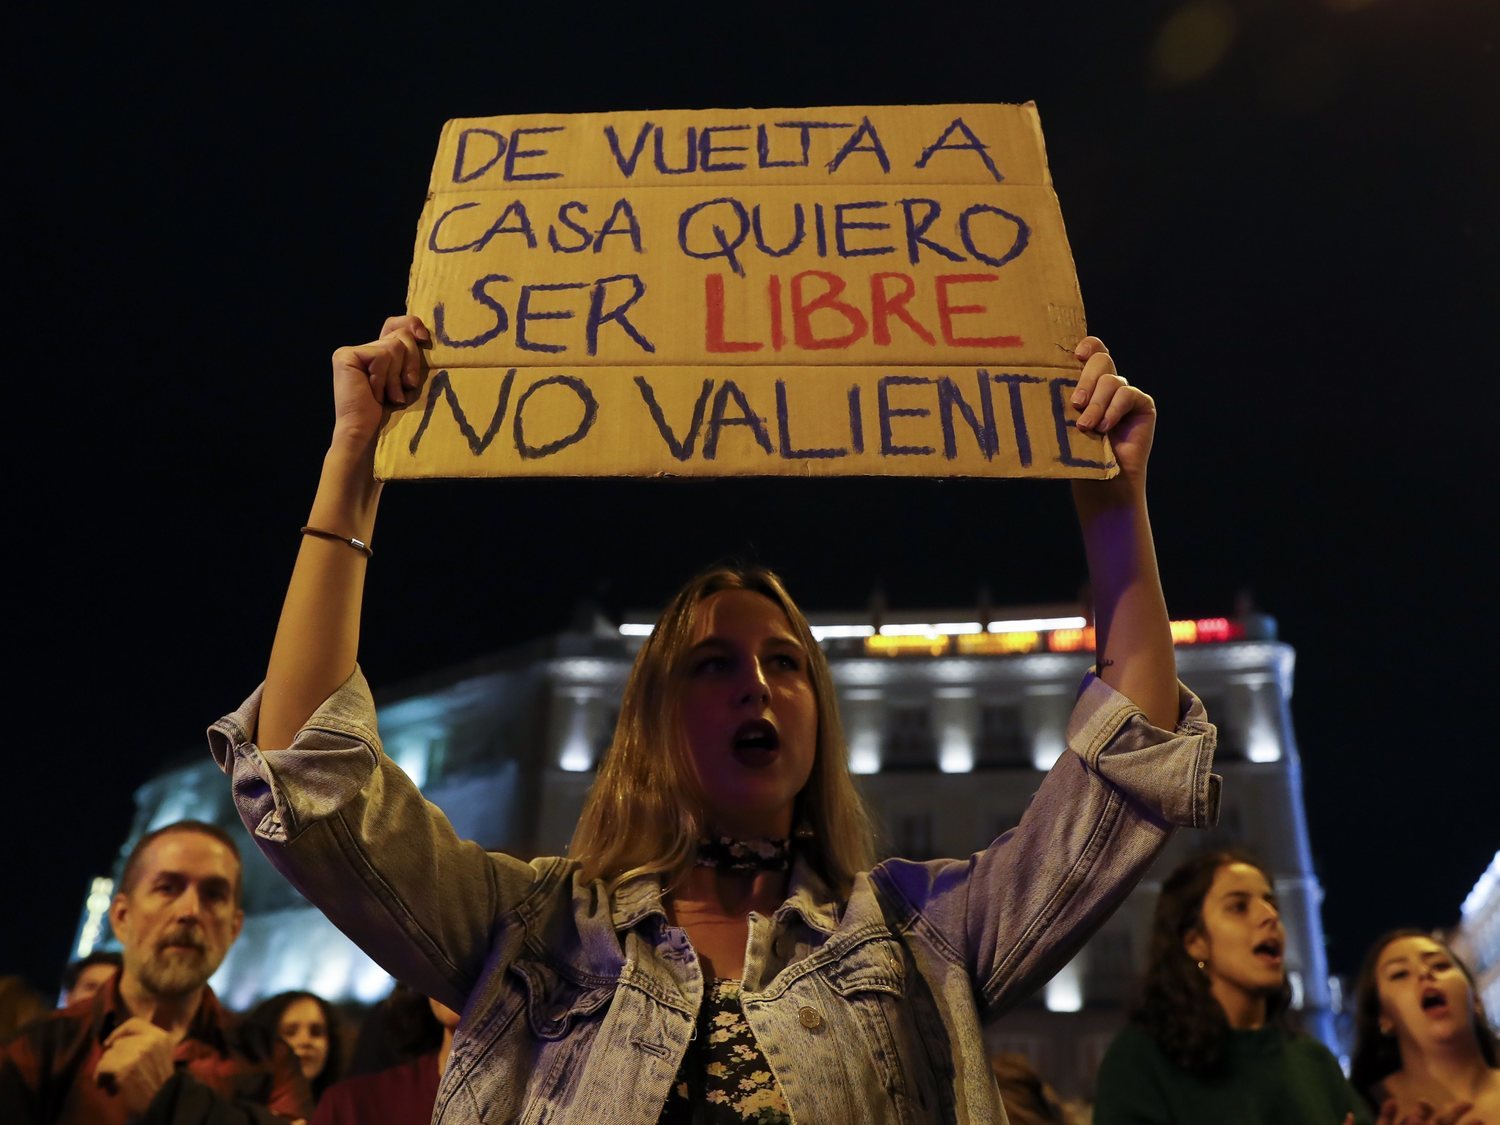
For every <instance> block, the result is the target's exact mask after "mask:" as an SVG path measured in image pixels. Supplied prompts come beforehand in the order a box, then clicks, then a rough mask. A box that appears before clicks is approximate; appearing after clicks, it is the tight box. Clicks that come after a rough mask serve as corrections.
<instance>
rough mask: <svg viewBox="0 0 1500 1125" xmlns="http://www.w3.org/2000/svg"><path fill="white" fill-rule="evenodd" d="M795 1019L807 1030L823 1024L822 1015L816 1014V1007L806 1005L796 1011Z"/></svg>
mask: <svg viewBox="0 0 1500 1125" xmlns="http://www.w3.org/2000/svg"><path fill="white" fill-rule="evenodd" d="M797 1020H798V1022H799V1023H801V1024H802V1026H803V1027H805V1028H807V1029H808V1030H809V1031H811V1030H812V1029H813V1028H815V1027H822V1026H823V1017H822V1016H821V1015H819V1014H818V1009H816V1008H809V1007H807V1006H806V1005H804V1006H803V1007H802V1008H801V1009H800V1010H799V1011H798V1012H797Z"/></svg>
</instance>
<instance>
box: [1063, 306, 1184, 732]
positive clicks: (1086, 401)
mask: <svg viewBox="0 0 1500 1125" xmlns="http://www.w3.org/2000/svg"><path fill="white" fill-rule="evenodd" d="M1074 355H1076V356H1077V357H1078V358H1079V359H1081V360H1083V361H1084V364H1083V373H1082V375H1080V377H1079V381H1078V387H1077V389H1076V390H1075V391H1074V394H1073V405H1074V406H1076V407H1078V408H1079V409H1081V410H1082V413H1081V414H1080V415H1079V417H1078V421H1077V426H1078V428H1079V429H1080V430H1085V431H1092V432H1095V433H1106V434H1108V435H1109V438H1110V444H1111V445H1112V446H1113V448H1114V454H1115V460H1116V461H1117V462H1118V463H1119V466H1120V472H1119V475H1118V476H1116V477H1114V478H1113V479H1111V480H1078V481H1074V482H1073V503H1074V505H1075V506H1076V507H1077V509H1078V522H1079V524H1080V526H1081V527H1082V529H1083V544H1084V551H1085V553H1086V554H1087V556H1088V566H1089V580H1090V582H1091V584H1092V586H1093V594H1094V633H1095V651H1096V653H1097V656H1098V661H1097V667H1098V674H1099V677H1100V678H1101V679H1102V680H1103V681H1104V682H1105V683H1107V684H1109V686H1110V687H1112V688H1114V689H1115V690H1116V691H1119V692H1120V693H1121V694H1123V695H1125V696H1126V697H1128V698H1129V699H1130V700H1131V702H1133V703H1134V704H1135V705H1136V706H1137V707H1139V708H1140V709H1141V710H1142V711H1143V712H1144V713H1145V715H1146V717H1147V718H1148V719H1150V720H1151V722H1152V724H1153V725H1155V726H1157V727H1159V728H1161V729H1162V730H1168V731H1170V730H1172V729H1174V728H1175V727H1176V725H1177V719H1178V714H1177V706H1178V704H1177V656H1176V653H1175V651H1174V650H1173V648H1172V629H1171V625H1170V623H1169V621H1168V618H1167V604H1166V599H1165V598H1164V597H1163V596H1162V591H1161V577H1160V575H1159V574H1158V573H1157V569H1156V546H1155V544H1154V543H1153V542H1152V539H1151V519H1150V517H1149V515H1148V514H1147V511H1146V461H1147V459H1148V457H1149V456H1150V453H1151V439H1152V436H1153V435H1154V434H1155V432H1156V403H1155V402H1154V401H1153V400H1152V398H1151V396H1150V395H1148V394H1145V393H1144V392H1142V391H1140V390H1137V389H1136V388H1135V387H1132V386H1130V384H1129V383H1127V382H1126V381H1125V380H1124V379H1122V378H1121V377H1120V375H1119V374H1118V372H1116V370H1115V363H1114V360H1113V359H1111V358H1110V354H1109V350H1108V349H1107V348H1106V347H1105V346H1104V343H1103V341H1101V340H1100V339H1099V338H1098V337H1096V336H1090V337H1088V338H1087V339H1085V340H1084V341H1083V342H1082V343H1080V344H1079V345H1078V347H1077V348H1076V349H1075V350H1074Z"/></svg>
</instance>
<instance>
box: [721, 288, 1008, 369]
mask: <svg viewBox="0 0 1500 1125" xmlns="http://www.w3.org/2000/svg"><path fill="white" fill-rule="evenodd" d="M999 280H1000V278H999V275H997V274H993V273H940V274H938V275H936V276H935V277H934V278H933V279H932V284H933V295H934V297H935V299H936V302H937V330H938V332H937V334H936V335H935V334H934V333H933V331H932V329H931V328H930V327H928V326H927V325H925V324H923V323H922V322H921V320H919V319H918V318H917V315H916V313H915V312H913V311H912V308H911V300H912V298H913V297H915V296H916V295H917V281H916V279H915V278H913V277H912V276H911V275H910V274H905V273H895V272H891V273H876V274H872V275H871V276H870V290H869V293H868V295H867V297H868V299H867V300H865V301H863V302H862V303H855V299H854V298H853V297H852V296H851V298H850V299H846V298H845V294H846V293H847V292H848V291H849V286H848V283H847V282H845V281H844V279H843V278H842V277H840V276H839V275H838V274H836V273H830V272H829V271H827V270H803V271H802V272H801V273H794V274H792V276H791V277H790V278H789V279H788V282H789V283H788V284H785V285H783V283H782V279H781V275H780V274H774V273H773V274H771V275H770V276H769V277H767V278H766V308H767V311H768V313H769V319H770V340H769V341H765V340H746V339H731V338H730V327H729V326H728V325H726V324H725V309H724V305H725V288H724V275H723V274H722V273H711V274H709V275H707V276H706V277H705V278H704V279H703V297H704V307H705V317H704V327H703V339H704V347H705V350H707V351H709V352H721V353H722V352H758V351H760V350H761V349H762V348H763V347H765V345H766V343H767V342H769V343H770V345H771V350H772V351H775V352H779V351H782V350H783V349H784V348H785V347H786V346H787V322H788V320H790V322H791V341H792V343H793V344H794V345H795V346H796V347H797V348H800V349H802V350H804V351H821V350H824V349H840V348H848V347H851V346H852V345H854V344H856V343H858V342H859V341H860V340H863V339H864V338H865V337H866V336H868V337H870V339H871V340H872V341H874V343H876V344H877V345H880V346H882V347H884V346H886V345H889V344H890V342H891V326H892V322H893V321H900V322H901V324H902V325H903V326H904V327H905V330H906V331H908V332H910V333H911V334H912V335H913V336H915V337H917V339H919V340H921V341H922V342H923V343H924V344H926V345H928V346H929V347H936V346H937V343H938V335H941V336H942V340H943V343H945V344H947V345H948V346H949V347H955V348H1017V347H1020V346H1021V343H1022V341H1021V337H1020V336H961V335H959V334H958V332H959V329H958V328H957V327H955V324H954V321H955V319H956V318H959V317H967V316H980V315H983V314H985V313H987V312H989V306H987V305H984V304H978V303H973V302H975V301H976V298H975V297H974V296H973V295H972V294H973V290H970V291H969V294H968V295H965V294H963V293H962V292H961V291H959V290H958V287H959V286H971V285H982V284H985V283H988V282H995V281H999ZM859 296H860V297H864V296H866V295H865V294H860V295H859ZM958 301H968V302H970V303H966V304H959V303H957V302H958ZM867 310H868V311H867ZM817 313H822V314H824V315H823V316H822V317H821V318H820V319H819V322H818V324H817V325H815V324H814V314H817ZM831 326H832V334H829V331H830V327H831ZM820 327H821V329H822V332H821V333H820V331H819V328H820ZM743 333H744V329H743V327H742V326H741V327H739V328H737V329H736V331H735V334H736V335H741V334H743Z"/></svg>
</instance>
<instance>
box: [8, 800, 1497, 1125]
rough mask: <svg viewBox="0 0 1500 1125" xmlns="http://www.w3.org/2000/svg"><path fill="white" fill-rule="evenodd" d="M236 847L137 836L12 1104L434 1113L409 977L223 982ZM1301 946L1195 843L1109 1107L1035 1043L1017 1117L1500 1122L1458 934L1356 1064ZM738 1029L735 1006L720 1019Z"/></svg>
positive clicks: (335, 1115) (233, 1115)
mask: <svg viewBox="0 0 1500 1125" xmlns="http://www.w3.org/2000/svg"><path fill="white" fill-rule="evenodd" d="M239 862H240V861H239V855H238V851H237V850H236V849H235V847H234V844H233V842H232V840H231V839H230V838H229V837H228V836H227V834H225V833H224V832H223V830H222V829H219V828H217V827H215V826H212V825H206V824H201V823H199V822H196V821H185V822H181V823H179V824H176V825H169V826H167V827H166V828H164V829H161V830H158V831H157V832H155V833H152V834H150V835H149V836H147V837H146V838H145V839H143V840H142V841H141V843H140V844H139V845H138V846H137V847H136V849H135V851H134V852H133V853H132V855H131V857H130V859H129V861H128V862H127V865H126V872H127V874H126V878H125V880H124V881H123V885H122V888H121V892H120V896H119V898H118V899H117V901H116V904H115V906H114V908H113V909H112V911H111V921H112V923H113V924H114V926H115V932H116V934H117V936H118V937H119V940H120V943H121V945H122V946H123V952H96V953H93V954H90V955H89V956H88V957H87V958H84V959H82V960H80V961H77V962H74V963H73V964H71V965H69V966H68V968H67V970H66V972H65V973H64V976H63V979H62V982H61V983H62V999H61V1002H60V1005H59V1009H58V1010H57V1011H55V1012H51V1013H47V1014H41V1013H38V1012H36V1011H35V1003H33V1004H32V1005H31V1006H30V1007H28V1008H26V1009H22V1013H23V1015H24V1016H25V1022H24V1023H23V1024H22V1025H21V1026H20V1027H19V1028H11V1029H8V1030H7V1029H0V1032H3V1034H4V1035H5V1036H7V1037H9V1036H13V1038H11V1040H10V1043H9V1045H8V1046H6V1047H5V1049H4V1056H3V1064H0V1120H4V1121H6V1122H16V1123H23V1122H90V1123H92V1122H103V1123H107V1122H114V1121H142V1122H164V1123H175V1122H198V1121H202V1122H232V1121H245V1122H251V1121H268V1120H287V1119H290V1120H300V1121H304V1122H311V1123H312V1125H359V1123H365V1122H378V1123H389V1125H407V1123H412V1125H420V1123H425V1122H428V1121H430V1120H431V1119H432V1117H433V1113H434V1110H435V1107H436V1106H437V1103H438V1095H439V1086H440V1080H441V1077H442V1074H443V1071H444V1069H445V1067H446V1066H447V1064H448V1060H449V1057H450V1054H451V1051H452V1047H453V1038H454V1031H455V1029H456V1028H457V1027H458V1025H459V1023H460V1019H461V1015H460V1013H459V1012H457V1011H454V1010H453V1009H451V1008H449V1007H446V1006H445V1005H443V1004H442V1003H440V1002H439V1001H437V1000H434V999H431V998H429V997H425V996H423V995H421V994H420V993H418V992H416V991H415V990H413V989H410V988H408V987H406V986H404V985H400V984H398V985H397V986H396V987H395V989H394V991H393V992H392V993H391V995H390V996H389V997H387V998H386V999H385V1000H384V1001H382V1002H381V1003H379V1004H378V1005H375V1006H374V1007H373V1008H371V1009H370V1010H369V1011H368V1012H367V1013H364V1015H363V1017H362V1018H361V1019H360V1020H359V1021H358V1023H357V1025H356V1023H355V1022H354V1021H353V1020H352V1019H351V1017H350V1016H349V1015H348V1014H347V1013H345V1012H343V1011H341V1010H340V1009H339V1008H338V1007H336V1006H335V1005H333V1004H331V1003H330V1002H329V1001H328V1000H326V999H324V998H322V997H320V996H317V995H314V994H313V993H310V992H305V991H293V992H283V993H280V994H278V995H275V996H271V997H269V998H268V999H266V1000H264V1001H262V1002H261V1003H260V1004H258V1005H257V1006H256V1007H255V1008H254V1009H253V1010H252V1011H250V1012H249V1013H246V1014H244V1015H242V1016H235V1015H232V1014H230V1013H228V1012H226V1011H225V1010H224V1009H223V1007H222V1006H221V1005H220V1004H219V1002H218V1000H217V999H216V998H215V997H214V995H213V992H212V990H211V989H210V988H209V987H208V984H207V979H208V976H209V975H210V974H212V972H213V971H214V970H215V969H216V968H217V967H218V965H219V963H220V961H221V960H222V958H223V956H224V955H225V954H226V953H227V952H228V948H229V944H230V943H231V942H232V941H233V935H234V934H236V933H237V932H238V917H239V913H238V910H239V908H238V898H237V896H238V884H239ZM226 939H227V940H226ZM1285 948H1286V933H1285V930H1284V929H1283V926H1282V923H1281V918H1280V913H1279V911H1278V908H1277V903H1276V898H1275V894H1274V892H1273V890H1272V888H1271V880H1270V877H1269V875H1268V873H1267V872H1266V871H1265V870H1264V869H1263V868H1262V867H1261V866H1260V865H1259V864H1258V863H1257V862H1256V861H1255V859H1254V858H1253V857H1251V856H1249V855H1247V854H1245V853H1242V852H1236V851H1217V850H1213V851H1205V852H1202V853H1200V854H1198V855H1196V856H1194V857H1193V858H1192V859H1190V860H1189V861H1187V862H1186V863H1184V864H1182V865H1181V866H1180V867H1178V868H1177V869H1176V870H1175V871H1173V872H1172V874H1171V875H1170V876H1169V877H1168V878H1167V879H1166V880H1165V882H1164V883H1163V886H1162V890H1161V893H1160V895H1159V897H1158V899H1157V904H1156V910H1155V916H1154V921H1153V925H1152V930H1151V944H1150V950H1149V955H1148V960H1147V964H1146V965H1145V971H1144V973H1143V978H1142V982H1141V985H1140V988H1139V994H1138V997H1137V1000H1136V1003H1135V1005H1134V1007H1133V1008H1132V1010H1131V1011H1130V1014H1129V1021H1128V1023H1127V1025H1126V1026H1125V1028H1124V1029H1123V1030H1122V1031H1121V1032H1120V1033H1119V1035H1118V1036H1117V1038H1116V1039H1115V1041H1114V1043H1113V1044H1112V1046H1111V1047H1110V1049H1109V1051H1108V1052H1107V1054H1106V1056H1105V1058H1104V1061H1103V1063H1102V1065H1101V1066H1100V1069H1099V1072H1098V1075H1097V1081H1096V1083H1095V1089H1094V1092H1093V1093H1094V1096H1093V1099H1092V1101H1091V1102H1065V1101H1064V1100H1063V1099H1061V1098H1060V1097H1059V1096H1058V1095H1057V1093H1056V1092H1055V1091H1054V1090H1053V1089H1052V1088H1051V1087H1050V1086H1049V1085H1048V1084H1047V1083H1046V1082H1045V1081H1044V1079H1043V1076H1042V1075H1040V1074H1039V1073H1038V1072H1037V1070H1036V1069H1035V1067H1034V1066H1033V1065H1032V1063H1031V1061H1030V1060H1028V1059H1027V1058H1026V1057H1025V1056H1023V1055H1017V1054H996V1055H992V1056H991V1057H990V1058H989V1066H990V1072H991V1075H992V1078H993V1080H994V1083H995V1086H996V1089H997V1090H998V1092H999V1096H1000V1099H1001V1101H1002V1102H1003V1105H1004V1107H1005V1112H1006V1114H1007V1118H1008V1120H1009V1121H1010V1122H1011V1123H1012V1125H1033V1123H1056V1125H1088V1123H1089V1122H1092V1123H1093V1125H1144V1123H1148V1122H1149V1123H1170V1122H1183V1123H1196V1122H1204V1123H1216V1122H1237V1121H1247V1122H1302V1121H1308V1122H1312V1121H1325V1120H1334V1121H1342V1122H1345V1123H1354V1122H1374V1123H1378V1125H1407V1123H1415V1122H1431V1123H1436V1125H1475V1123H1477V1122H1484V1121H1500V1100H1497V1099H1500V1069H1497V1067H1500V1060H1497V1043H1496V1037H1495V1034H1494V1032H1493V1030H1492V1029H1491V1027H1490V1024H1489V1022H1488V1020H1487V1019H1486V1016H1485V1012H1484V1008H1483V1005H1482V1003H1481V1000H1480V998H1479V995H1478V992H1477V990H1476V987H1475V982H1474V978H1473V975H1472V973H1471V972H1470V971H1469V969H1468V967H1467V966H1466V965H1465V964H1464V963H1463V962H1462V961H1461V960H1460V959H1459V958H1458V957H1457V956H1455V955H1454V953H1453V951H1452V950H1451V949H1450V948H1449V947H1448V946H1447V945H1446V944H1445V943H1444V942H1443V941H1441V940H1440V939H1439V938H1437V937H1434V936H1433V935H1431V934H1429V933H1427V932H1425V931H1422V930H1416V929H1398V930H1393V931H1391V932H1390V933H1388V934H1386V935H1384V936H1382V937H1381V938H1379V939H1378V940H1377V941H1376V942H1375V944H1374V945H1373V946H1372V947H1371V948H1370V951H1369V953H1368V955H1367V956H1366V958H1365V961H1364V964H1363V966H1362V968H1361V969H1360V972H1359V976H1358V979H1357V982H1356V985H1355V990H1354V1013H1355V1036H1356V1041H1355V1044H1354V1050H1353V1056H1352V1067H1351V1073H1350V1075H1349V1077H1348V1078H1347V1079H1346V1077H1345V1075H1344V1073H1343V1071H1342V1070H1341V1069H1340V1067H1339V1064H1338V1062H1337V1060H1336V1059H1335V1058H1334V1056H1333V1055H1332V1054H1331V1053H1330V1051H1329V1050H1328V1048H1327V1047H1325V1046H1324V1045H1323V1044H1322V1043H1321V1042H1319V1041H1318V1040H1317V1039H1315V1038H1313V1037H1312V1036H1310V1035H1308V1034H1306V1033H1303V1032H1301V1031H1299V1030H1298V1028H1297V1026H1296V1020H1295V1013H1294V1012H1293V1011H1292V1007H1291V991H1290V988H1289V985H1288V979H1287V975H1286V972H1285V969H1284V967H1283V962H1284V956H1285ZM356 1026H357V1035H356V1036H355V1037H354V1038H353V1040H352V1041H351V1040H350V1038H349V1035H348V1033H349V1031H350V1030H352V1029H354V1028H355V1027H356ZM730 1030H731V1028H730V1025H729V1023H728V1021H724V1020H716V1021H715V1022H714V1023H713V1024H712V1026H710V1027H709V1028H708V1034H709V1035H710V1036H713V1035H715V1034H724V1033H726V1032H727V1031H730ZM1330 1114H1332V1115H1333V1116H1329V1115H1330ZM749 1119H750V1120H774V1118H764V1117H762V1118H759V1119H757V1118H755V1117H753V1116H752V1117H751V1118H749ZM935 1119H938V1120H941V1119H942V1118H935ZM602 1120H609V1118H608V1117H606V1118H603V1119H602Z"/></svg>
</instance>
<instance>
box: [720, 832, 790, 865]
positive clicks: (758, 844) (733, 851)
mask: <svg viewBox="0 0 1500 1125" xmlns="http://www.w3.org/2000/svg"><path fill="white" fill-rule="evenodd" d="M697 865H698V866H699V867H713V868H717V869H718V870H720V871H786V870H789V869H790V868H791V866H792V841H791V840H790V839H788V838H787V837H785V836H781V837H772V838H769V839H760V840H736V839H733V838H731V837H729V836H716V837H714V838H712V839H707V838H705V839H702V840H699V841H698V863H697Z"/></svg>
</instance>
